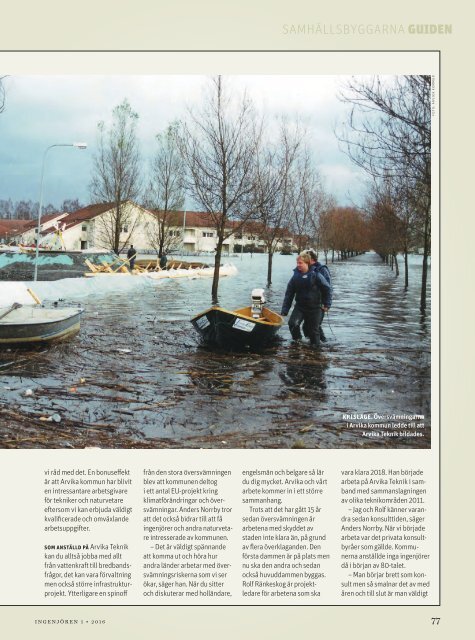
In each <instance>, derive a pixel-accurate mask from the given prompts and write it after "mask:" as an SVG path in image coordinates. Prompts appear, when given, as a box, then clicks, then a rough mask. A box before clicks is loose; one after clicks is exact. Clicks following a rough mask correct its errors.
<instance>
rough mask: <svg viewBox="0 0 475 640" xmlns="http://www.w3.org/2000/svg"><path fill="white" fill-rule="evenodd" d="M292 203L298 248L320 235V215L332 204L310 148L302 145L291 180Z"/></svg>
mask: <svg viewBox="0 0 475 640" xmlns="http://www.w3.org/2000/svg"><path fill="white" fill-rule="evenodd" d="M289 193H290V196H289V207H290V208H291V220H292V226H293V231H294V233H295V240H296V244H297V250H298V251H299V252H300V251H302V249H304V248H305V247H308V246H310V245H314V244H315V243H316V241H317V239H318V229H319V223H318V220H319V216H320V213H321V212H322V211H323V210H325V209H326V208H328V206H329V202H330V200H331V199H330V197H329V196H328V195H327V194H326V192H325V189H324V186H323V183H322V180H321V177H320V174H319V172H318V171H317V170H316V168H315V167H314V164H313V160H312V157H311V154H310V151H309V149H308V148H307V147H305V146H304V147H301V149H300V152H299V154H298V157H297V159H296V162H295V167H294V170H293V171H292V172H291V174H290V180H289Z"/></svg>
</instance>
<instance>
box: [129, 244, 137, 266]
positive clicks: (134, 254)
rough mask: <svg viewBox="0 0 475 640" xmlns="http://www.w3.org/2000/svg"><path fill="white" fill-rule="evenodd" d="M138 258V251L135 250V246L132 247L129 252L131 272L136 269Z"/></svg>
mask: <svg viewBox="0 0 475 640" xmlns="http://www.w3.org/2000/svg"><path fill="white" fill-rule="evenodd" d="M136 257H137V251H136V250H135V249H134V245H133V244H131V245H130V249H129V250H128V251H127V259H128V261H129V266H130V270H131V271H132V269H133V268H134V264H135V258H136Z"/></svg>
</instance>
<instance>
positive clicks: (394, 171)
mask: <svg viewBox="0 0 475 640" xmlns="http://www.w3.org/2000/svg"><path fill="white" fill-rule="evenodd" d="M340 98H341V99H342V100H343V101H345V102H347V103H349V104H350V105H351V112H350V115H349V120H348V126H347V128H346V129H345V130H344V131H343V132H342V133H340V134H338V137H339V139H340V140H341V141H343V142H344V143H345V147H346V152H347V153H348V155H349V157H350V158H351V159H352V160H353V162H355V163H356V164H357V165H358V166H360V167H362V168H363V169H365V170H366V171H367V172H368V173H369V174H370V175H371V176H373V177H374V178H384V179H386V178H391V179H393V180H395V181H398V182H399V183H400V185H401V187H400V189H401V190H402V189H403V190H404V191H405V194H406V199H407V203H408V204H410V206H411V207H412V209H413V211H414V212H415V214H416V215H415V216H414V222H415V223H416V224H417V226H418V229H419V230H420V234H421V240H422V243H423V247H424V256H423V266H422V283H421V298H420V307H421V310H422V311H424V310H425V308H426V290H427V273H428V256H429V255H430V234H431V228H430V212H431V202H430V193H431V78H430V76H423V75H419V76H397V77H393V78H391V79H388V78H382V77H379V76H375V77H372V78H370V79H365V80H359V79H355V78H354V79H353V80H352V81H350V82H349V83H348V85H347V87H346V88H345V89H344V90H343V92H342V94H341V96H340Z"/></svg>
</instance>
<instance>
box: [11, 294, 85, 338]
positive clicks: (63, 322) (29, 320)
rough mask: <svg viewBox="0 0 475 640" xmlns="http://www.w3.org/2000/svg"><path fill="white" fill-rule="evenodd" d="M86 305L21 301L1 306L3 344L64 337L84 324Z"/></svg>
mask: <svg viewBox="0 0 475 640" xmlns="http://www.w3.org/2000/svg"><path fill="white" fill-rule="evenodd" d="M82 312H83V309H81V308H79V307H63V308H61V307H59V308H55V307H52V308H48V307H43V306H42V305H21V304H18V303H14V304H12V305H11V307H8V308H5V307H3V308H0V345H5V344H8V345H10V344H35V343H49V342H56V341H58V340H64V339H66V338H69V337H71V336H73V335H75V334H76V333H77V332H78V331H79V328H80V323H81V314H82Z"/></svg>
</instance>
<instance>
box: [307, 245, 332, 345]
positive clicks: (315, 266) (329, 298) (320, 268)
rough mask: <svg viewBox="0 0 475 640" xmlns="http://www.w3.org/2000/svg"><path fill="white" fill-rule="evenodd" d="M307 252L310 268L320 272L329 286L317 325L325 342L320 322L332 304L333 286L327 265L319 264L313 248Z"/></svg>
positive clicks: (321, 338)
mask: <svg viewBox="0 0 475 640" xmlns="http://www.w3.org/2000/svg"><path fill="white" fill-rule="evenodd" d="M307 253H308V255H309V256H310V269H314V270H315V271H316V272H317V273H320V274H321V275H322V276H323V277H324V278H325V280H326V281H327V282H328V284H329V286H330V290H329V292H328V295H326V296H323V299H322V319H321V322H320V327H319V333H320V341H321V342H326V341H327V339H326V337H325V334H324V332H323V328H322V324H323V319H324V317H325V313H328V311H330V307H331V306H332V299H333V287H332V281H331V275H330V271H329V269H328V267H327V265H326V264H321V263H320V262H318V254H317V253H316V252H315V250H314V249H308V250H307ZM303 331H304V334H305V325H304V327H303Z"/></svg>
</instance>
